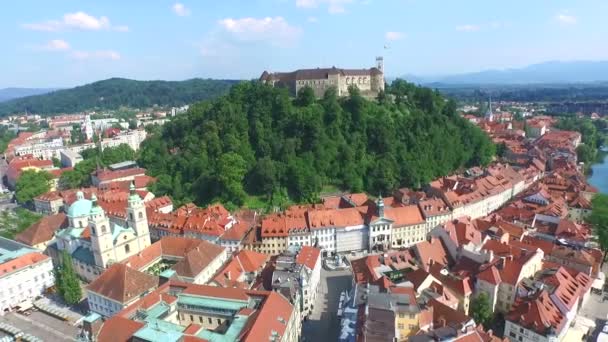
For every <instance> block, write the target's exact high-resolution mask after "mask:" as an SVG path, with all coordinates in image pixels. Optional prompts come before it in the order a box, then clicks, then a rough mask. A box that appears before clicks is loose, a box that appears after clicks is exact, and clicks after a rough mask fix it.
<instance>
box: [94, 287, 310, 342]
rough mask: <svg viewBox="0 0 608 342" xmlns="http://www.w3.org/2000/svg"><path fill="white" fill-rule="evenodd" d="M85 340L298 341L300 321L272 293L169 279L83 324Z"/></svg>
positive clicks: (294, 312) (288, 307)
mask: <svg viewBox="0 0 608 342" xmlns="http://www.w3.org/2000/svg"><path fill="white" fill-rule="evenodd" d="M84 329H85V331H86V335H87V338H89V340H97V341H99V342H109V341H201V340H202V341H243V342H258V341H277V342H297V341H299V339H300V331H301V319H300V315H299V311H298V310H295V309H294V308H293V306H292V305H291V304H290V303H289V301H288V300H287V299H286V298H285V297H283V296H282V295H281V294H279V293H277V292H273V291H254V290H243V289H224V288H218V287H214V286H207V285H196V284H186V283H180V282H177V281H169V282H166V283H165V284H163V285H161V286H160V287H159V288H158V289H156V290H154V291H152V292H150V293H149V294H147V295H145V296H144V297H142V298H141V299H140V300H138V301H136V302H135V303H133V304H131V305H130V306H128V307H127V308H126V309H124V310H122V311H120V312H118V313H117V314H116V315H115V316H113V317H111V318H110V319H108V320H106V321H105V322H103V321H102V319H101V317H97V316H95V315H92V316H90V317H88V319H86V320H85V321H84Z"/></svg>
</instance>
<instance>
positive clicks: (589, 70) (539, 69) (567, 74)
mask: <svg viewBox="0 0 608 342" xmlns="http://www.w3.org/2000/svg"><path fill="white" fill-rule="evenodd" d="M408 77H410V78H411V75H409V76H407V75H406V76H404V78H405V79H408ZM601 81H608V61H597V62H593V61H573V62H559V61H552V62H545V63H539V64H533V65H530V66H527V67H524V68H519V69H504V70H486V71H480V72H474V73H466V74H458V75H448V76H437V77H415V80H413V82H415V83H422V84H433V83H437V84H448V85H449V84H459V85H462V84H472V85H473V84H496V85H498V84H531V83H533V84H539V83H544V84H551V83H589V82H601Z"/></svg>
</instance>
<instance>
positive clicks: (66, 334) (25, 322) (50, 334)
mask: <svg viewBox="0 0 608 342" xmlns="http://www.w3.org/2000/svg"><path fill="white" fill-rule="evenodd" d="M0 322H5V323H8V324H11V325H12V326H14V327H15V328H18V329H20V330H22V331H23V332H25V333H28V334H31V335H33V336H36V337H38V338H40V339H42V340H43V341H57V342H60V341H76V335H77V333H78V331H79V330H78V327H75V326H73V325H72V324H71V323H68V322H64V321H61V320H59V319H57V318H55V317H51V316H49V315H47V314H45V313H42V312H38V311H35V312H32V314H31V315H30V316H23V315H21V314H18V313H15V312H11V313H7V314H5V315H4V316H1V317H0Z"/></svg>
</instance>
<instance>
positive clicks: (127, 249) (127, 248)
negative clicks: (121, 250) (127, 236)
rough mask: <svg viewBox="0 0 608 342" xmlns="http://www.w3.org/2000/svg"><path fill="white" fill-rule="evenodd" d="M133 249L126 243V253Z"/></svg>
mask: <svg viewBox="0 0 608 342" xmlns="http://www.w3.org/2000/svg"><path fill="white" fill-rule="evenodd" d="M130 251H131V247H129V244H126V245H125V253H129V252H130Z"/></svg>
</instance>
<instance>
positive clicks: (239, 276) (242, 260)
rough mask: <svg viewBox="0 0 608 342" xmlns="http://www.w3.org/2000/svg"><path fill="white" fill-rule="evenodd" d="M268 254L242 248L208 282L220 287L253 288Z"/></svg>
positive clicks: (264, 265)
mask: <svg viewBox="0 0 608 342" xmlns="http://www.w3.org/2000/svg"><path fill="white" fill-rule="evenodd" d="M268 259H269V257H268V255H266V254H263V253H258V252H254V251H248V250H242V251H238V252H236V253H235V254H232V257H231V258H230V260H228V261H227V262H226V263H225V264H224V265H223V266H222V268H221V269H220V270H219V271H218V272H217V273H216V274H215V276H214V277H213V278H212V279H211V280H210V281H209V282H208V284H209V285H215V286H219V287H237V288H242V289H251V288H252V287H253V286H254V285H256V284H257V282H258V281H259V277H260V276H261V273H262V271H263V269H264V268H265V267H266V264H267V262H268Z"/></svg>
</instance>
